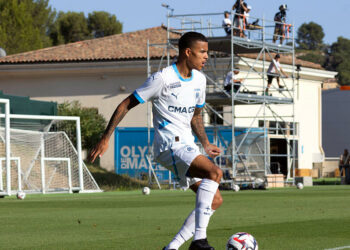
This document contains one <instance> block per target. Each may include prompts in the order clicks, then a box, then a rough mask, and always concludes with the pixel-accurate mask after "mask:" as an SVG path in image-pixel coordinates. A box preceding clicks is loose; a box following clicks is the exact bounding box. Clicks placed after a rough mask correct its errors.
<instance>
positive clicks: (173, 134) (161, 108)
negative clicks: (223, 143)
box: [89, 32, 222, 250]
mask: <svg viewBox="0 0 350 250" xmlns="http://www.w3.org/2000/svg"><path fill="white" fill-rule="evenodd" d="M178 45H179V56H178V60H177V62H176V63H174V64H172V65H171V66H168V67H166V68H164V69H162V70H161V71H159V72H157V73H154V74H153V75H152V76H151V77H149V78H148V79H147V80H146V82H145V83H144V84H143V85H142V86H141V87H139V88H138V89H136V90H135V91H134V92H133V93H132V94H131V95H129V96H128V97H127V98H126V99H125V100H123V101H122V102H121V103H120V104H119V105H118V107H117V108H116V110H115V112H114V113H113V115H112V117H111V119H110V121H109V124H108V125H107V128H106V130H105V132H104V134H103V136H102V138H101V140H100V141H99V143H98V144H97V145H96V146H95V148H94V149H93V150H92V151H91V153H90V155H89V158H90V160H91V161H92V162H93V161H94V160H95V159H96V157H98V156H101V155H103V153H104V152H105V151H106V150H107V147H108V141H109V138H110V136H111V135H112V133H113V131H114V129H115V127H116V126H117V125H118V124H119V123H120V121H121V120H122V119H123V117H124V116H125V115H126V113H127V112H128V111H129V110H130V109H132V108H133V107H135V106H136V105H138V104H139V103H144V102H146V101H151V102H152V103H153V109H152V112H153V126H154V130H155V131H154V156H155V160H156V161H157V162H158V163H160V164H162V165H163V166H164V167H166V168H168V169H169V170H171V171H172V172H173V174H174V175H175V178H176V179H177V180H178V181H179V184H180V185H181V186H182V187H183V188H188V187H189V188H191V189H192V190H193V191H194V192H196V203H195V209H194V210H193V211H192V212H191V213H190V214H189V216H188V217H187V219H186V220H185V222H184V224H183V226H182V228H181V229H180V231H179V232H178V233H177V234H176V235H175V237H174V238H173V240H172V241H171V242H170V243H169V244H168V246H166V247H164V248H163V249H165V250H171V249H178V248H179V247H180V246H181V245H182V244H183V243H185V242H186V241H187V240H189V239H191V238H192V237H193V241H192V242H191V245H190V248H189V249H190V250H197V249H207V250H213V249H214V248H213V247H211V246H210V245H209V243H208V241H207V232H206V231H207V226H208V224H209V219H210V217H211V215H212V214H213V212H214V211H215V210H216V209H217V208H219V207H220V205H221V204H222V197H221V194H220V192H219V190H218V186H219V183H220V180H221V177H222V171H221V169H220V168H219V167H218V166H216V165H215V164H214V163H213V162H212V161H210V160H209V159H208V158H207V157H206V156H204V155H202V154H201V153H200V152H199V149H198V147H197V145H196V144H195V143H194V137H193V135H192V131H193V132H194V133H195V134H196V136H197V138H198V139H199V141H200V142H201V144H202V145H203V147H204V150H205V152H206V153H207V154H208V155H209V156H210V157H212V158H214V157H216V156H218V155H219V154H220V149H219V148H218V147H216V146H215V145H212V144H210V143H209V141H208V137H207V135H206V133H205V130H204V125H203V120H202V116H201V111H202V108H203V107H204V105H205V89H206V78H205V76H204V75H203V74H202V73H201V72H200V70H201V69H202V68H203V67H204V65H205V63H206V61H207V60H208V41H207V39H206V37H205V36H203V35H202V34H200V33H197V32H188V33H185V34H184V35H183V36H182V37H181V38H180V40H179V44H178Z"/></svg>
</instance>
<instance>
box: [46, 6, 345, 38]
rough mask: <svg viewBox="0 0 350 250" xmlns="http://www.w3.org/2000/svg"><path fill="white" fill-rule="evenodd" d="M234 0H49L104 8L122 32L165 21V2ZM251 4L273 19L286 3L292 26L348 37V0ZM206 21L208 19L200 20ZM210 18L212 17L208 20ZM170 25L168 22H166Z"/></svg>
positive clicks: (183, 9)
mask: <svg viewBox="0 0 350 250" xmlns="http://www.w3.org/2000/svg"><path fill="white" fill-rule="evenodd" d="M234 2H235V0H231V1H228V0H50V2H49V3H50V5H51V7H53V8H54V9H56V11H64V12H67V11H75V12H84V13H85V15H86V16H87V15H88V13H91V12H93V11H107V12H109V13H111V14H114V15H116V17H117V19H118V20H119V21H121V22H122V23H123V32H124V33H125V32H130V31H136V30H142V29H147V28H152V27H156V26H160V25H161V24H166V23H167V18H166V14H167V10H166V9H165V8H164V7H162V6H161V4H162V3H165V4H168V5H169V6H170V7H171V8H173V9H174V12H173V13H174V15H178V14H194V13H219V12H224V11H225V10H230V9H231V8H232V5H233V4H234ZM246 2H247V3H248V4H249V5H251V6H252V11H251V13H250V15H251V16H252V17H260V18H262V17H264V18H265V19H269V20H273V17H274V15H275V13H276V12H278V7H279V6H280V5H281V4H287V6H288V9H289V10H288V11H287V22H289V23H292V24H294V25H295V27H296V30H295V31H297V29H298V28H299V27H300V25H301V24H303V23H309V22H311V21H312V22H315V23H317V24H319V25H321V26H322V28H323V31H324V33H325V37H324V39H323V41H324V42H325V43H326V44H332V43H334V42H336V41H337V38H338V37H339V36H343V37H345V38H347V39H350V28H349V26H347V23H348V22H349V21H350V16H349V13H350V0H284V1H283V0H246ZM204 21H208V20H204ZM211 21H212V22H214V21H213V20H211ZM170 26H172V25H171V24H170Z"/></svg>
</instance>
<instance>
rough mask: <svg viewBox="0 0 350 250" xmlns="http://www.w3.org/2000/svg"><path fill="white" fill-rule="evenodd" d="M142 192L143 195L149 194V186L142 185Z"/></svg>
mask: <svg viewBox="0 0 350 250" xmlns="http://www.w3.org/2000/svg"><path fill="white" fill-rule="evenodd" d="M142 193H143V194H145V195H149V194H150V193H151V189H149V187H144V188H143V189H142Z"/></svg>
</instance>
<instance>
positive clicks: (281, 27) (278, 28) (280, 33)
mask: <svg viewBox="0 0 350 250" xmlns="http://www.w3.org/2000/svg"><path fill="white" fill-rule="evenodd" d="M279 10H280V11H279V12H277V13H276V14H275V18H274V21H275V31H274V33H273V39H272V41H273V42H274V43H275V42H276V41H277V40H278V38H279V39H280V44H282V43H283V41H284V37H285V23H286V19H287V12H286V11H287V4H282V5H281V6H280V7H279Z"/></svg>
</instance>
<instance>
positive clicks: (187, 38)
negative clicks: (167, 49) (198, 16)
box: [179, 31, 208, 51]
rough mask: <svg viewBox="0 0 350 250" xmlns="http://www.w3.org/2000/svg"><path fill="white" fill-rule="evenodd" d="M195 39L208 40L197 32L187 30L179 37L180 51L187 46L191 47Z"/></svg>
mask: <svg viewBox="0 0 350 250" xmlns="http://www.w3.org/2000/svg"><path fill="white" fill-rule="evenodd" d="M197 41H201V42H208V40H207V38H206V37H205V36H204V35H203V34H201V33H198V32H193V31H191V32H187V33H185V34H183V35H182V36H181V37H180V40H179V50H180V51H182V50H184V49H187V48H191V47H192V46H193V44H194V43H195V42H197Z"/></svg>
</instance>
